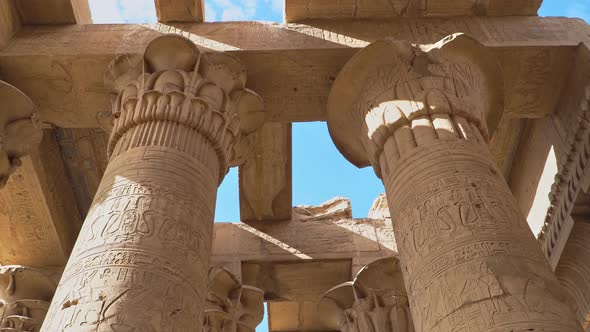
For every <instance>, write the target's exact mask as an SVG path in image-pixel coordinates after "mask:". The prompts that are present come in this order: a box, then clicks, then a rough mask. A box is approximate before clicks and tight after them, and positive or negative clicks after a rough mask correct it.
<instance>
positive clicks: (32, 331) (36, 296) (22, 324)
mask: <svg viewBox="0 0 590 332" xmlns="http://www.w3.org/2000/svg"><path fill="white" fill-rule="evenodd" d="M56 287H57V282H56V280H55V278H53V276H52V274H51V273H47V272H46V271H41V270H38V269H34V268H30V267H25V266H20V265H7V266H1V265H0V331H15V332H38V331H39V329H40V328H41V324H42V323H43V320H44V319H45V315H46V314H47V310H48V309H49V301H51V298H52V297H53V292H55V288H56Z"/></svg>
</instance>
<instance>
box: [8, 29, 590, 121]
mask: <svg viewBox="0 0 590 332" xmlns="http://www.w3.org/2000/svg"><path fill="white" fill-rule="evenodd" d="M541 30H542V31H544V33H542V34H539V33H538V31H541ZM455 31H465V32H466V33H468V34H470V35H472V36H474V37H475V38H477V39H478V40H480V41H481V42H482V43H483V44H484V45H486V46H488V47H489V48H490V49H491V50H492V51H494V52H496V54H497V55H498V57H499V59H500V62H501V64H502V67H503V68H504V69H505V70H504V76H505V84H506V93H507V97H506V109H507V112H508V113H510V114H511V115H513V116H515V117H543V116H544V115H546V114H548V113H551V112H553V110H554V109H555V105H556V104H557V99H558V98H559V95H558V94H556V93H555V91H559V90H560V89H561V85H562V82H563V80H564V79H565V78H564V76H565V75H566V74H567V72H568V70H569V68H570V66H571V63H572V59H573V52H574V50H575V47H574V46H577V45H578V44H579V43H580V42H581V41H587V40H588V39H590V30H588V26H587V25H585V24H584V23H583V22H582V21H580V20H576V19H564V18H550V19H544V18H538V17H534V18H522V19H518V18H516V19H515V18H468V19H455V20H448V21H447V20H430V19H422V20H409V21H405V22H386V23H383V22H381V23H379V22H350V24H346V23H343V22H318V23H315V24H314V26H311V25H300V24H295V25H294V24H287V25H271V24H262V23H256V22H251V23H203V24H184V25H178V26H174V27H173V26H169V25H163V24H159V25H156V26H153V27H151V28H150V27H146V26H138V25H96V26H95V25H88V26H76V25H72V26H60V27H49V26H42V27H24V28H23V29H22V30H21V31H20V32H19V33H18V34H17V35H15V36H14V37H13V38H12V39H11V41H10V43H9V45H8V46H7V47H6V48H5V49H4V50H2V51H0V74H1V75H2V76H3V77H4V79H5V80H7V81H10V82H11V83H12V84H14V85H15V86H16V87H17V88H19V89H20V90H22V91H24V92H25V93H27V94H28V95H29V96H30V97H31V99H32V100H33V101H34V102H35V103H36V104H37V105H38V106H39V108H40V114H41V118H42V120H44V121H46V122H49V123H52V124H54V125H56V126H59V127H64V128H81V127H91V128H97V127H100V123H99V121H98V120H97V117H98V114H99V113H100V112H108V111H109V110H110V101H109V96H108V91H107V89H106V88H105V86H104V79H103V77H104V71H105V69H106V68H107V66H108V64H109V63H110V61H111V60H112V59H113V58H115V57H116V56H118V55H121V54H141V53H142V52H143V50H144V49H145V47H146V45H147V44H148V43H149V42H150V41H151V40H153V39H154V38H156V37H157V36H160V35H161V34H162V33H179V32H180V33H183V34H184V35H185V36H187V37H189V38H191V39H192V40H193V41H194V42H195V43H197V44H198V45H199V46H200V47H201V48H203V49H214V50H221V51H228V52H230V53H233V54H235V55H236V56H238V57H239V58H240V59H241V61H242V62H243V63H244V64H245V65H246V68H248V87H249V88H250V89H252V90H254V91H256V92H257V93H258V94H260V95H261V96H262V97H263V99H264V100H265V103H266V106H267V109H268V112H269V118H268V119H269V121H272V122H283V123H284V122H300V121H323V120H325V119H326V113H325V112H326V111H325V105H326V101H327V97H328V94H329V91H330V88H331V85H332V82H333V80H334V79H335V77H336V76H337V75H338V72H339V71H340V69H341V68H342V67H343V66H344V64H345V63H346V62H347V61H348V60H349V59H350V58H351V57H352V56H353V55H354V54H355V53H356V52H357V51H358V49H359V48H361V47H364V46H366V45H367V44H368V43H370V42H372V41H374V40H376V39H380V38H384V37H388V36H389V37H393V38H397V39H405V40H411V41H415V42H420V43H424V42H434V41H438V40H439V39H441V38H442V37H444V36H446V35H447V34H448V33H451V32H455ZM549 32H551V33H549ZM531 78H534V79H531Z"/></svg>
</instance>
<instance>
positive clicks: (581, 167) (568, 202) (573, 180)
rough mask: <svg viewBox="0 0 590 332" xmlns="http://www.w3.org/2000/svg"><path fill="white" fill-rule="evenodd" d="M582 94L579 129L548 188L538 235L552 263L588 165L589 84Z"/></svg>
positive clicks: (554, 260) (589, 155) (589, 142)
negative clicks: (545, 212) (547, 203)
mask: <svg viewBox="0 0 590 332" xmlns="http://www.w3.org/2000/svg"><path fill="white" fill-rule="evenodd" d="M584 92H585V93H584V98H583V99H582V100H581V101H580V107H579V109H578V115H577V118H578V123H577V125H578V127H577V129H576V130H575V135H573V139H572V142H571V143H570V149H569V152H568V154H567V159H566V163H565V165H564V166H563V168H562V170H561V171H560V172H559V173H558V174H557V175H556V176H555V182H554V183H553V185H552V186H551V192H550V193H549V200H550V206H549V209H548V210H547V216H546V217H545V223H544V225H543V228H542V229H541V233H540V234H539V236H538V238H539V241H540V242H541V246H542V248H543V252H544V253H545V255H546V256H547V258H549V259H550V261H552V262H556V261H557V259H558V257H553V256H554V255H556V254H557V255H559V254H561V253H556V252H554V249H555V247H556V245H557V244H558V243H559V242H560V239H561V237H563V236H564V233H563V232H562V230H563V229H564V228H565V227H564V225H565V223H566V219H567V218H568V217H569V215H570V214H571V211H572V209H573V207H574V204H575V201H576V197H577V196H578V192H579V191H580V189H581V185H582V180H583V177H584V175H585V174H586V172H587V171H588V166H590V163H589V162H590V112H589V111H590V85H588V86H586V88H585V91H584ZM568 234H569V233H568ZM565 236H567V234H565ZM566 240H567V239H561V241H566Z"/></svg>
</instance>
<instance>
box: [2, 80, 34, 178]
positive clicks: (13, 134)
mask: <svg viewBox="0 0 590 332" xmlns="http://www.w3.org/2000/svg"><path fill="white" fill-rule="evenodd" d="M42 138H43V132H42V131H41V127H40V126H39V124H38V121H37V118H36V107H35V105H34V104H33V102H32V101H31V100H30V99H29V97H27V96H26V95H25V94H24V93H22V92H21V91H20V90H19V89H17V88H15V87H14V86H12V85H10V84H8V83H6V82H4V81H0V188H3V187H4V186H5V185H6V182H7V181H8V178H9V177H10V175H11V174H12V173H13V172H14V170H15V169H16V167H18V166H19V165H20V158H22V157H24V156H26V155H28V154H29V153H30V152H31V151H32V150H34V149H36V148H37V146H39V144H40V143H41V139H42Z"/></svg>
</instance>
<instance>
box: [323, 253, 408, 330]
mask: <svg viewBox="0 0 590 332" xmlns="http://www.w3.org/2000/svg"><path fill="white" fill-rule="evenodd" d="M319 309H320V311H321V313H322V316H323V317H325V319H326V322H327V324H331V325H330V328H333V329H338V330H340V331H343V332H413V331H414V326H413V323H412V317H411V315H410V308H409V304H408V296H407V294H406V289H405V285H404V280H403V276H402V272H401V269H400V263H399V260H398V259H397V258H396V257H387V258H383V259H379V260H376V261H374V262H372V263H370V264H368V265H366V266H365V267H363V268H362V269H361V270H360V271H359V273H358V274H357V275H356V278H355V279H354V281H351V282H346V283H343V284H341V285H338V286H336V287H334V288H332V289H330V290H329V291H328V292H326V293H325V294H324V295H323V297H322V299H321V300H320V303H319Z"/></svg>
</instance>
